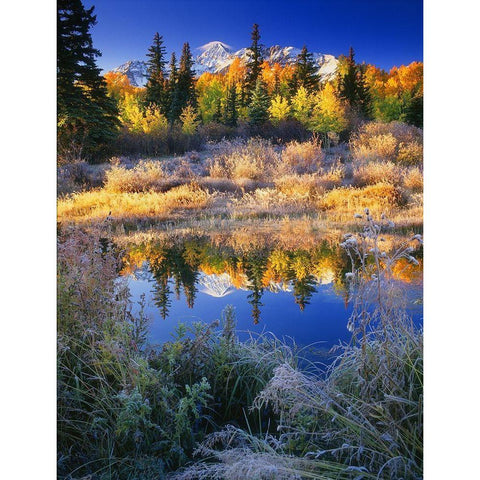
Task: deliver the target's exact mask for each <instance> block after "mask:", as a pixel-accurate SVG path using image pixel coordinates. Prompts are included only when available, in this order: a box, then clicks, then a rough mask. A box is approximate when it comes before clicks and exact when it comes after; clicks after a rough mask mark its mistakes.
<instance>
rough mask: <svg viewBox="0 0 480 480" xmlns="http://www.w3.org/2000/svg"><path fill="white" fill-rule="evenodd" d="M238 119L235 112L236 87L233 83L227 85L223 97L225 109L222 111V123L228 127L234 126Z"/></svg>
mask: <svg viewBox="0 0 480 480" xmlns="http://www.w3.org/2000/svg"><path fill="white" fill-rule="evenodd" d="M237 119H238V112H237V89H236V87H235V85H234V84H229V85H228V86H227V95H226V99H225V110H224V113H223V123H224V124H225V125H228V126H229V127H236V126H237Z"/></svg>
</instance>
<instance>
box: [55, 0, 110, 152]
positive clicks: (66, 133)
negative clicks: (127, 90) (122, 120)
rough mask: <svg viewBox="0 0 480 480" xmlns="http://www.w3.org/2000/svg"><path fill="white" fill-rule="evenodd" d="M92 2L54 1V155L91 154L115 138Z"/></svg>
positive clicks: (75, 0) (77, 0)
mask: <svg viewBox="0 0 480 480" xmlns="http://www.w3.org/2000/svg"><path fill="white" fill-rule="evenodd" d="M93 10H94V7H91V8H89V9H85V8H84V6H83V5H82V2H81V1H80V0H58V3H57V119H58V130H57V138H58V155H59V157H63V158H64V159H72V158H68V157H75V156H77V157H78V156H80V157H86V158H88V159H92V157H93V156H94V155H95V154H98V153H99V152H100V151H101V150H102V149H103V148H104V147H105V146H106V145H108V143H109V142H110V141H111V140H112V139H113V138H114V137H115V135H116V132H117V127H118V125H119V121H118V111H117V108H116V105H115V103H114V101H113V99H111V98H109V97H108V96H107V88H106V84H105V80H104V79H103V77H102V76H101V75H100V69H99V68H98V67H97V64H96V58H97V57H99V56H100V55H101V53H100V51H99V50H97V49H95V48H94V47H93V43H92V37H91V34H90V33H89V31H90V28H91V27H92V26H93V25H95V24H96V16H95V15H94V14H93Z"/></svg>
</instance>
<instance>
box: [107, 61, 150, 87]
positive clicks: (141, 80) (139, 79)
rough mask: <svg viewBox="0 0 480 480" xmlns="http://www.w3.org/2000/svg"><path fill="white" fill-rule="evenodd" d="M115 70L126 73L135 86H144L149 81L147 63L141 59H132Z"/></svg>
mask: <svg viewBox="0 0 480 480" xmlns="http://www.w3.org/2000/svg"><path fill="white" fill-rule="evenodd" d="M113 71H114V72H120V73H123V74H125V75H126V76H127V78H128V79H129V80H130V83H131V84H132V85H133V86H134V87H144V86H145V85H146V83H147V79H148V73H147V63H146V62H143V61H141V60H130V61H128V62H127V63H124V64H123V65H120V66H119V67H117V68H115V69H114V70H113Z"/></svg>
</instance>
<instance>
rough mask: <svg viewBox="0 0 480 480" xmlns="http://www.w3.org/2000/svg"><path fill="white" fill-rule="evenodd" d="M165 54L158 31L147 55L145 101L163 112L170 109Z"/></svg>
mask: <svg viewBox="0 0 480 480" xmlns="http://www.w3.org/2000/svg"><path fill="white" fill-rule="evenodd" d="M165 54H166V50H165V47H164V46H163V37H162V36H161V35H159V34H158V32H157V33H155V36H154V37H153V44H152V46H151V47H150V48H149V49H148V53H147V57H148V58H149V60H148V62H147V65H148V79H147V85H146V95H145V103H146V104H147V105H149V104H154V105H156V106H157V107H158V108H160V111H161V112H162V113H163V114H166V113H167V109H168V92H167V84H166V79H165V65H166V61H165Z"/></svg>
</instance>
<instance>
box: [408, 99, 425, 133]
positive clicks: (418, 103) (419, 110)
mask: <svg viewBox="0 0 480 480" xmlns="http://www.w3.org/2000/svg"><path fill="white" fill-rule="evenodd" d="M405 113H406V115H405V120H406V121H407V122H408V123H410V124H412V125H415V126H416V127H418V128H423V95H422V94H421V93H416V94H415V95H414V97H413V98H412V99H411V100H410V102H409V103H408V105H407V108H406V112H405Z"/></svg>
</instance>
